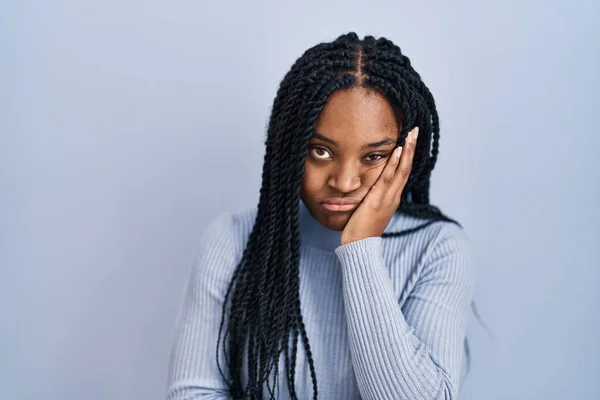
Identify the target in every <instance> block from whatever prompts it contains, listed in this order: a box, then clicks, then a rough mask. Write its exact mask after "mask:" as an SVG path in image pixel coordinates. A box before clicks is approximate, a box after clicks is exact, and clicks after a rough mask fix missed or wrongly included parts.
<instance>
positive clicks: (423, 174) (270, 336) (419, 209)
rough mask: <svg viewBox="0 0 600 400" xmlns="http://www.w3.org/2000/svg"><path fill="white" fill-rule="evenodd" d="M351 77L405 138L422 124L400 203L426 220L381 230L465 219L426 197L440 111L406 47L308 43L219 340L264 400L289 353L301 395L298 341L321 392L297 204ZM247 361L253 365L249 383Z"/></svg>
mask: <svg viewBox="0 0 600 400" xmlns="http://www.w3.org/2000/svg"><path fill="white" fill-rule="evenodd" d="M353 86H362V87H365V88H368V89H370V90H376V91H379V92H381V93H382V94H384V95H386V96H387V98H388V99H389V100H390V102H391V104H392V106H393V108H394V110H395V114H396V118H397V121H398V123H399V127H400V132H399V138H398V143H399V144H400V145H403V144H404V140H405V139H406V136H407V134H408V131H409V130H410V129H412V128H413V127H414V126H419V139H418V143H417V149H416V152H415V160H414V163H413V169H412V172H411V176H410V177H409V180H408V182H407V185H406V187H405V189H404V191H403V193H402V201H401V203H400V206H399V208H398V212H400V213H404V214H407V215H410V216H413V217H416V218H420V219H423V220H425V221H424V223H423V224H421V225H419V226H417V227H416V228H412V229H409V230H405V231H402V232H391V233H384V235H383V237H390V236H404V235H408V234H411V233H413V232H415V231H417V230H420V229H423V228H425V227H426V226H429V225H431V224H432V223H434V222H436V221H449V222H453V223H456V224H458V223H457V222H456V221H454V220H452V219H450V218H449V217H447V216H445V215H444V214H443V213H442V212H441V211H440V210H439V209H438V208H437V207H435V206H433V205H431V204H430V203H429V182H430V174H431V171H432V169H433V167H434V165H435V161H436V159H437V154H438V147H439V118H438V115H437V111H436V108H435V102H434V100H433V96H432V95H431V93H430V91H429V89H428V88H427V87H426V86H425V84H424V83H423V81H422V80H421V78H420V76H419V74H418V73H417V72H416V71H415V70H414V69H413V67H412V66H411V63H410V60H409V59H408V58H407V57H406V56H404V55H403V54H402V52H401V51H400V48H399V47H398V46H396V45H394V44H393V43H392V42H391V41H389V40H387V39H385V38H380V39H377V40H375V38H373V37H372V36H366V37H365V38H364V40H360V39H359V37H358V35H356V33H354V32H350V33H348V34H345V35H342V36H340V37H338V38H337V39H336V40H334V41H332V42H330V43H320V44H318V45H316V46H314V47H312V48H310V49H308V50H306V51H305V52H304V54H302V56H301V57H300V58H299V59H298V60H296V62H295V63H294V64H293V65H292V67H291V69H290V71H289V72H288V73H287V74H286V75H285V77H284V78H283V80H282V82H281V84H280V86H279V89H278V91H277V95H276V97H275V99H274V101H273V106H272V110H271V116H270V119H269V125H268V129H267V138H266V141H265V146H266V151H265V157H264V164H263V172H262V185H261V189H260V199H259V203H258V212H257V217H256V221H255V224H254V227H253V229H252V232H251V233H250V237H249V238H248V242H247V243H246V248H245V249H244V252H243V255H242V259H241V261H240V263H239V265H238V266H237V268H236V270H235V272H234V274H233V276H232V278H231V282H230V284H229V286H228V289H227V293H226V296H225V301H224V303H223V309H222V315H221V324H220V327H219V338H218V341H217V363H219V349H220V345H221V344H222V350H223V354H224V356H225V360H226V361H227V366H228V374H227V373H226V372H225V371H223V370H222V369H221V366H220V364H218V365H219V371H220V372H221V375H222V376H223V378H224V379H225V380H226V382H227V383H228V385H229V388H230V392H231V395H232V397H233V398H234V399H251V400H254V399H262V398H263V389H264V386H265V384H266V386H267V390H268V393H269V398H270V399H274V398H275V389H276V387H277V378H278V375H279V359H280V356H281V354H282V353H283V356H284V365H285V375H286V377H287V387H288V390H289V392H290V395H291V398H292V399H298V395H297V393H296V390H295V384H294V378H295V366H296V356H297V348H298V340H302V343H303V345H304V348H305V350H306V358H307V360H308V364H309V369H310V374H311V379H312V383H313V399H315V400H316V399H317V397H318V391H317V388H318V385H317V376H316V372H315V371H316V369H315V365H314V360H313V357H312V352H311V348H310V342H309V338H308V335H307V332H306V327H305V324H304V321H303V318H302V313H301V304H300V293H299V287H300V270H299V265H300V230H299V220H298V218H299V204H298V203H299V200H300V189H301V183H302V179H303V176H304V163H305V160H306V157H307V156H308V143H309V141H310V139H311V136H312V134H313V133H314V131H315V129H316V124H317V118H318V116H319V114H320V113H321V111H322V110H323V107H324V106H325V103H326V102H327V99H328V98H329V97H330V96H331V94H332V93H334V92H335V91H337V90H340V89H345V88H350V87H353ZM223 331H224V332H223ZM223 333H224V335H223V339H222V340H221V336H222V334H223ZM227 339H228V340H227ZM290 344H291V349H290ZM245 353H246V357H244V354H245ZM244 363H245V365H246V368H247V372H248V384H247V385H245V387H244V384H243V382H242V370H243V365H244ZM271 376H272V383H271V382H270V377H271Z"/></svg>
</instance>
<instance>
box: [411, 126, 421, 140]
mask: <svg viewBox="0 0 600 400" xmlns="http://www.w3.org/2000/svg"><path fill="white" fill-rule="evenodd" d="M418 134H419V128H418V127H417V128H415V129H413V130H412V131H410V134H409V135H410V141H411V142H412V143H414V142H416V141H417V135H418Z"/></svg>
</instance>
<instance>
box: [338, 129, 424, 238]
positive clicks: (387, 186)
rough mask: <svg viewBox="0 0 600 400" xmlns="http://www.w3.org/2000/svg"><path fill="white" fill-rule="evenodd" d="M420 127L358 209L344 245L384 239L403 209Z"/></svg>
mask: <svg viewBox="0 0 600 400" xmlns="http://www.w3.org/2000/svg"><path fill="white" fill-rule="evenodd" d="M418 134H419V127H415V128H413V129H411V131H410V132H409V133H408V136H407V138H406V142H405V143H404V147H398V148H396V149H395V150H394V152H393V153H392V156H391V157H390V158H389V159H388V161H387V163H386V165H385V167H384V168H383V171H382V172H381V175H379V178H378V179H377V181H376V182H375V184H374V185H373V186H372V187H371V189H370V190H369V192H368V193H367V195H366V196H365V198H364V199H363V201H362V202H361V203H360V204H359V206H358V207H357V208H356V210H355V211H354V213H353V214H352V216H351V217H350V219H349V220H348V222H347V224H346V226H345V227H344V230H343V231H342V244H346V243H350V242H353V241H356V240H360V239H364V238H367V237H371V236H375V237H378V236H381V234H382V233H383V231H384V230H385V228H386V227H387V226H388V224H389V223H390V220H391V219H392V216H393V215H394V212H396V210H397V209H398V207H399V206H400V199H401V196H402V190H403V189H404V186H405V185H406V182H407V181H408V177H409V175H410V170H411V167H412V163H413V158H414V155H415V147H416V144H417V136H418Z"/></svg>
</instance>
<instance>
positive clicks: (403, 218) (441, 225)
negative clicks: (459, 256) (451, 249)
mask: <svg viewBox="0 0 600 400" xmlns="http://www.w3.org/2000/svg"><path fill="white" fill-rule="evenodd" d="M425 223H427V220H425V219H421V218H416V217H412V216H409V215H406V214H401V213H396V214H394V217H393V218H392V220H391V221H390V223H389V225H388V226H387V227H386V229H385V233H398V232H403V231H407V230H412V229H415V228H418V227H419V226H421V225H423V224H425ZM386 240H389V241H392V242H393V241H402V242H403V245H407V244H408V245H413V246H417V247H423V248H433V247H436V246H438V245H444V244H450V243H452V244H453V245H455V246H458V247H460V248H461V249H462V250H463V251H466V252H470V250H471V248H470V241H469V237H468V235H467V233H466V231H465V230H464V229H463V228H462V227H460V226H458V225H457V224H455V223H452V222H447V221H436V222H433V223H431V224H429V225H427V226H425V227H424V228H421V229H418V230H416V231H415V232H413V233H410V234H408V235H405V236H389V237H388V239H386Z"/></svg>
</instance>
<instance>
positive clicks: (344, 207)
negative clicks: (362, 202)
mask: <svg viewBox="0 0 600 400" xmlns="http://www.w3.org/2000/svg"><path fill="white" fill-rule="evenodd" d="M358 204H359V203H346V204H342V203H327V202H322V203H321V206H322V207H323V208H325V209H326V210H328V211H333V212H348V211H351V210H354V209H355V208H356V207H358Z"/></svg>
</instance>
